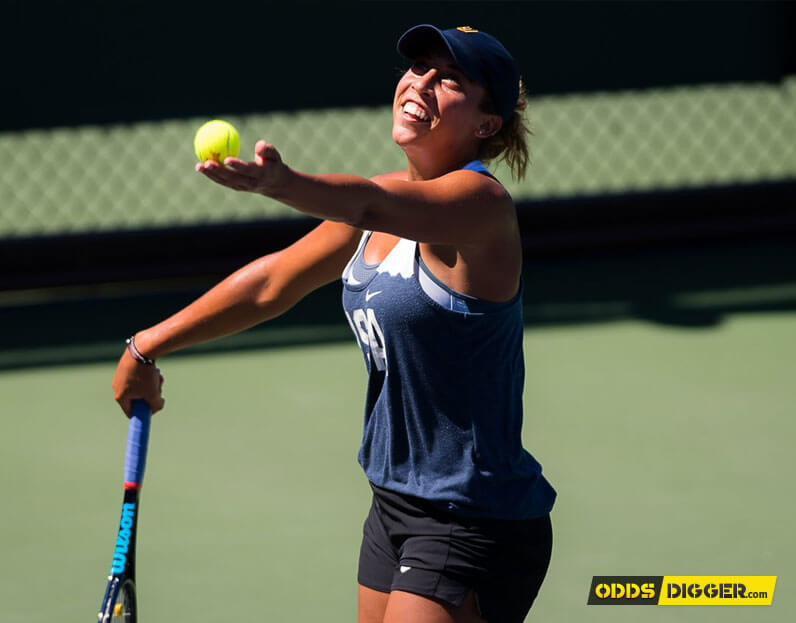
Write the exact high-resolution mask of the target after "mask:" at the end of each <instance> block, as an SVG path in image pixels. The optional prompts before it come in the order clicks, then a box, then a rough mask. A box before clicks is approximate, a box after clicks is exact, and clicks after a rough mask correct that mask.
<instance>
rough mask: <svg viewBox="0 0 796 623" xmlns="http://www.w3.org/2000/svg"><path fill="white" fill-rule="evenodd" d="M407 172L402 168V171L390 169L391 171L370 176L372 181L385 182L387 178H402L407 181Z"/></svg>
mask: <svg viewBox="0 0 796 623" xmlns="http://www.w3.org/2000/svg"><path fill="white" fill-rule="evenodd" d="M406 179H407V174H406V170H405V169H401V170H400V171H390V172H389V173H379V174H378V175H374V176H373V177H371V178H370V181H371V182H376V183H378V182H385V181H387V180H402V181H406Z"/></svg>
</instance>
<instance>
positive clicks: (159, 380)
mask: <svg viewBox="0 0 796 623" xmlns="http://www.w3.org/2000/svg"><path fill="white" fill-rule="evenodd" d="M126 355H127V351H125V352H124V353H123V354H122V357H121V358H120V361H119V365H118V366H117V369H116V374H115V375H114V379H113V382H112V383H111V387H112V388H113V397H114V399H115V400H116V402H117V403H119V406H120V407H121V409H122V411H124V414H125V415H126V416H127V417H128V418H129V417H130V415H131V413H132V403H133V400H136V399H141V400H144V401H145V402H146V403H147V404H148V405H149V407H150V409H151V410H152V413H156V412H157V411H160V410H161V409H162V408H163V406H164V405H165V403H166V401H165V400H164V399H163V396H162V393H163V384H164V383H165V379H164V377H163V374H162V372H161V371H160V368H158V367H156V366H151V365H144V364H141V363H139V362H137V361H135V360H134V359H132V358H131V357H129V356H126Z"/></svg>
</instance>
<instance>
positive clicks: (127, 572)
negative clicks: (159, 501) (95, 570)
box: [97, 400, 151, 623]
mask: <svg viewBox="0 0 796 623" xmlns="http://www.w3.org/2000/svg"><path fill="white" fill-rule="evenodd" d="M150 418H151V412H150V409H149V405H147V403H146V402H144V401H143V400H135V401H133V408H132V414H131V416H130V427H129V428H128V430H127V453H126V454H125V457H124V499H123V501H122V517H121V519H120V520H119V532H118V534H117V535H116V543H115V545H114V550H113V559H112V561H111V574H110V576H108V587H107V588H106V589H105V597H103V598H102V607H101V608H100V612H99V617H98V619H97V621H98V623H111V622H113V621H119V622H122V621H123V622H124V623H136V616H137V611H136V602H135V528H136V525H137V523H138V494H139V492H140V490H141V483H142V482H143V480H144V466H145V464H146V449H147V443H148V441H149V420H150Z"/></svg>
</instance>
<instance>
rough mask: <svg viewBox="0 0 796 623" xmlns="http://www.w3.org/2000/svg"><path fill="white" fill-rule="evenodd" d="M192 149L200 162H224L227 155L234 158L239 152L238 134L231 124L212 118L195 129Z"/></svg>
mask: <svg viewBox="0 0 796 623" xmlns="http://www.w3.org/2000/svg"><path fill="white" fill-rule="evenodd" d="M193 149H194V151H195V152H196V157H197V158H199V161H200V162H205V161H206V160H215V161H216V162H224V158H226V157H227V156H232V157H233V158H235V157H237V155H238V152H240V135H239V134H238V131H237V130H236V129H235V128H234V127H233V126H232V125H231V124H229V123H227V122H226V121H221V120H219V119H214V120H213V121H208V122H207V123H205V124H204V125H203V126H202V127H201V128H199V129H198V130H197V131H196V136H194V137H193Z"/></svg>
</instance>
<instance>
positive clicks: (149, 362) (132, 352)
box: [127, 335, 155, 366]
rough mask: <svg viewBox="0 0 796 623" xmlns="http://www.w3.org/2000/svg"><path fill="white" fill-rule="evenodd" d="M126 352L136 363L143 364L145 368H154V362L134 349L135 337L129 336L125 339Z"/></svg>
mask: <svg viewBox="0 0 796 623" xmlns="http://www.w3.org/2000/svg"><path fill="white" fill-rule="evenodd" d="M127 352H128V353H130V356H131V357H132V358H133V359H135V360H136V361H137V362H138V363H143V364H144V365H146V366H154V365H155V360H154V359H150V358H149V357H144V356H143V355H142V354H141V351H139V350H138V349H137V348H136V347H135V336H134V335H131V336H130V337H128V338H127Z"/></svg>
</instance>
